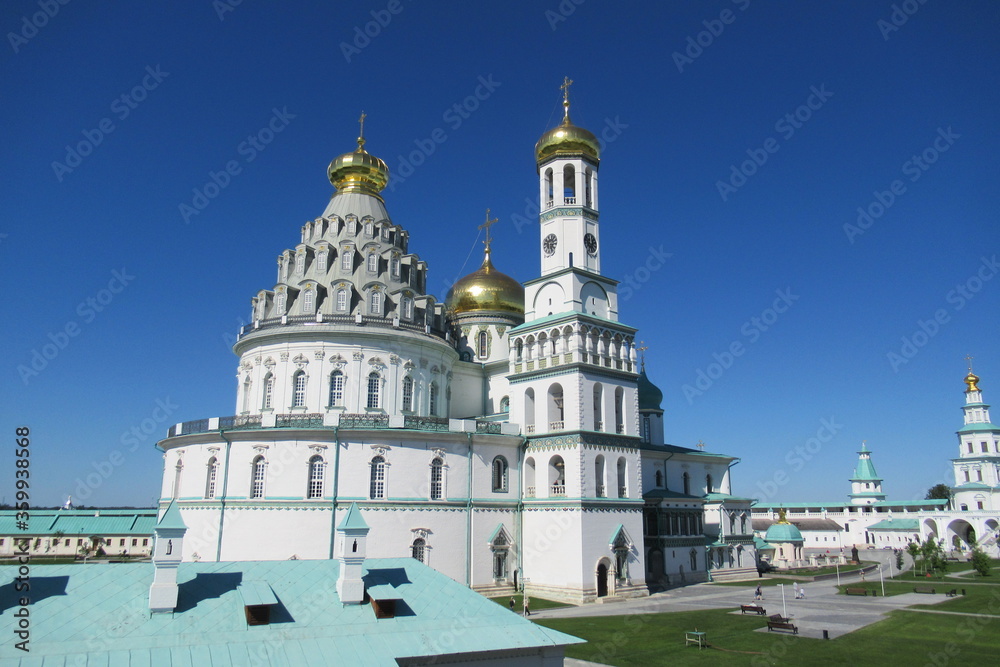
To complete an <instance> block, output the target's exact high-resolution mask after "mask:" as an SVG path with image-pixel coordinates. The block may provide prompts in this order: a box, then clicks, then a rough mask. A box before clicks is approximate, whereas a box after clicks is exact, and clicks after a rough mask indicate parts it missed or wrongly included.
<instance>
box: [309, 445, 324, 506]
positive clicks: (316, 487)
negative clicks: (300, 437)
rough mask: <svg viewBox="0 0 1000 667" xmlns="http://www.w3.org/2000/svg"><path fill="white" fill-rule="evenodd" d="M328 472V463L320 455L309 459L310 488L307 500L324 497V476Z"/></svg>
mask: <svg viewBox="0 0 1000 667" xmlns="http://www.w3.org/2000/svg"><path fill="white" fill-rule="evenodd" d="M325 471H326V462H325V461H324V460H323V457H322V456H319V455H318V454H317V455H316V456H313V457H312V458H311V459H309V488H308V489H307V490H306V498H309V499H311V500H314V499H317V498H322V497H323V476H324V473H325Z"/></svg>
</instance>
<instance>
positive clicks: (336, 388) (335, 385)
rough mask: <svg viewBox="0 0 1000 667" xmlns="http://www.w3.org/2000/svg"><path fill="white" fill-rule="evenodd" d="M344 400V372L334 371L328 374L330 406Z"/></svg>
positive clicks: (341, 402)
mask: <svg viewBox="0 0 1000 667" xmlns="http://www.w3.org/2000/svg"><path fill="white" fill-rule="evenodd" d="M343 402H344V374H343V373H341V372H340V371H334V372H333V375H331V376H330V406H331V407H332V406H334V405H342V404H343Z"/></svg>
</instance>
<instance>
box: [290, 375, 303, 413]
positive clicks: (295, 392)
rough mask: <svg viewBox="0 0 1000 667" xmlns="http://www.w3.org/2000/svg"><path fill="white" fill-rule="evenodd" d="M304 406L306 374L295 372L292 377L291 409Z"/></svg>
mask: <svg viewBox="0 0 1000 667" xmlns="http://www.w3.org/2000/svg"><path fill="white" fill-rule="evenodd" d="M305 404H306V372H305V371H295V375H293V376H292V407H293V408H301V407H305Z"/></svg>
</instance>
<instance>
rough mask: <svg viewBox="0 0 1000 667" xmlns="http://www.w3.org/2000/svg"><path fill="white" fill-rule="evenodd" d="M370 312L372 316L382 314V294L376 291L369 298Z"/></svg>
mask: <svg viewBox="0 0 1000 667" xmlns="http://www.w3.org/2000/svg"><path fill="white" fill-rule="evenodd" d="M368 305H369V310H370V311H371V314H372V315H381V314H382V292H379V291H378V290H375V291H373V292H372V293H371V296H369V297H368Z"/></svg>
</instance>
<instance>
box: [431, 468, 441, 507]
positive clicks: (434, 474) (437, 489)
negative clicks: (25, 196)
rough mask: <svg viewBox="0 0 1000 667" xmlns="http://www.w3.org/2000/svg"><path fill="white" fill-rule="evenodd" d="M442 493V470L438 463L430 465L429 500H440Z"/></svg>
mask: <svg viewBox="0 0 1000 667" xmlns="http://www.w3.org/2000/svg"><path fill="white" fill-rule="evenodd" d="M443 493H444V470H443V467H442V466H441V464H440V463H438V464H436V465H432V466H431V500H441V497H442V495H443Z"/></svg>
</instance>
